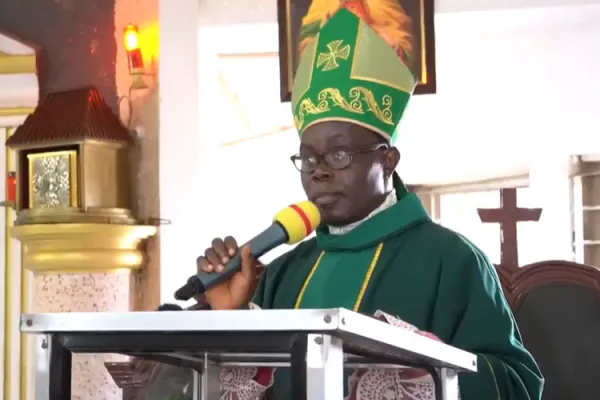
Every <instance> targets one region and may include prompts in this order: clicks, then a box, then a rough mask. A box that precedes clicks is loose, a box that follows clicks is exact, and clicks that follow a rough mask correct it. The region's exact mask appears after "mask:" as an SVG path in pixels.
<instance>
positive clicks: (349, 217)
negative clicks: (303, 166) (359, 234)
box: [300, 122, 399, 226]
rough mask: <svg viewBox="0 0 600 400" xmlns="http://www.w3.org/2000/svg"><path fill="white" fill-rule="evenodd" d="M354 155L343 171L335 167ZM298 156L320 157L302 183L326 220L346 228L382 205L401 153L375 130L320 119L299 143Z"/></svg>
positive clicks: (306, 173) (302, 173) (333, 224)
mask: <svg viewBox="0 0 600 400" xmlns="http://www.w3.org/2000/svg"><path fill="white" fill-rule="evenodd" d="M344 152H346V153H350V154H351V158H352V161H351V163H350V165H348V166H347V167H346V168H343V169H336V168H332V166H328V165H327V164H328V163H327V162H325V161H324V157H325V156H326V155H328V156H327V158H328V159H329V160H332V161H333V162H334V163H335V160H339V159H340V156H343V154H344ZM300 156H301V157H303V158H307V157H310V158H312V159H313V160H318V165H317V166H316V169H314V171H312V172H301V173H300V174H301V177H302V186H303V187H304V191H305V192H306V195H307V197H308V199H309V200H311V201H312V202H313V203H315V204H316V206H317V207H318V208H319V211H320V212H321V218H322V220H323V222H324V223H326V224H328V225H332V226H343V225H347V224H350V223H352V222H356V221H359V220H361V219H363V218H365V217H366V216H367V215H368V214H369V213H370V212H371V211H373V210H374V209H375V208H376V207H378V206H379V204H381V202H382V201H383V199H384V198H385V195H386V182H387V179H388V178H389V177H390V176H391V173H392V172H393V170H394V169H395V167H396V165H397V163H398V160H399V153H398V151H397V150H396V149H395V148H388V146H387V145H386V142H385V141H384V140H383V139H382V138H381V137H380V136H379V135H377V134H376V133H374V132H371V131H369V130H368V129H365V128H363V127H360V126H358V125H354V124H351V123H346V122H322V123H320V124H316V125H313V126H311V127H309V128H308V129H307V130H306V131H305V132H304V133H303V134H302V138H301V142H300Z"/></svg>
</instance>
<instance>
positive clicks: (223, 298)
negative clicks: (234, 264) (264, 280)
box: [196, 236, 259, 310]
mask: <svg viewBox="0 0 600 400" xmlns="http://www.w3.org/2000/svg"><path fill="white" fill-rule="evenodd" d="M238 251H241V252H242V268H241V270H240V271H239V272H236V273H235V274H233V275H232V276H231V277H230V278H229V279H228V280H227V281H225V282H222V283H220V284H218V285H216V286H213V287H212V288H211V289H209V290H207V291H206V293H205V295H206V299H207V301H208V303H209V304H210V306H211V307H212V309H213V310H236V309H239V308H241V307H243V306H245V305H246V304H248V302H249V301H250V299H251V298H252V295H253V294H254V290H255V289H256V286H257V285H258V271H257V267H258V266H259V263H258V261H256V260H255V259H254V257H253V256H252V253H251V252H250V247H248V246H245V247H244V248H243V249H241V250H240V249H239V248H238V245H237V242H236V240H235V239H234V238H233V237H231V236H228V237H226V238H225V239H219V238H216V239H213V241H212V246H211V247H209V248H207V249H206V250H205V251H204V256H200V257H198V259H197V260H196V264H197V267H198V272H209V273H220V272H222V271H223V265H225V264H227V262H229V260H230V258H231V257H233V256H234V255H235V254H236V253H237V252H238Z"/></svg>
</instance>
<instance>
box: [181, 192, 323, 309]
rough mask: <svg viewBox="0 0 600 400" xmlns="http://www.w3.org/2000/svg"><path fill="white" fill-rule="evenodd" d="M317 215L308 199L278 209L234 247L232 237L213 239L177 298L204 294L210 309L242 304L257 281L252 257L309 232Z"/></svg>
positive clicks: (236, 306) (229, 307) (317, 222)
mask: <svg viewBox="0 0 600 400" xmlns="http://www.w3.org/2000/svg"><path fill="white" fill-rule="evenodd" d="M320 222H321V216H320V214H319V211H318V209H317V207H316V206H315V205H314V204H313V203H311V202H310V201H304V202H301V203H297V204H293V205H291V206H289V207H286V208H284V209H283V210H281V211H280V212H279V213H277V215H275V218H274V219H273V224H272V225H271V226H270V227H269V228H267V229H266V230H264V231H263V232H262V233H260V234H259V235H257V236H255V237H254V238H252V239H251V240H250V241H249V242H248V243H246V244H245V245H243V246H241V251H240V249H239V248H238V245H237V242H236V241H235V239H234V238H232V237H227V238H225V239H224V240H221V239H214V240H213V242H212V246H211V247H210V248H208V249H206V251H205V252H204V256H201V257H199V258H198V260H197V267H198V273H197V274H196V275H193V276H191V277H190V278H189V279H188V282H187V284H186V285H184V286H182V287H181V288H180V289H179V290H177V292H175V298H176V299H178V300H188V299H189V298H191V297H193V296H196V295H199V294H203V293H204V294H205V295H206V298H207V300H208V302H209V303H210V305H211V307H212V308H213V309H214V310H231V309H237V308H240V307H242V306H244V305H246V304H247V303H248V302H249V301H250V299H251V298H252V295H253V294H254V290H255V289H256V286H257V284H258V282H257V279H256V277H257V271H256V270H257V266H258V262H257V261H256V259H257V258H258V257H260V256H262V255H263V254H265V253H266V252H268V251H269V250H272V249H273V248H275V247H277V246H279V245H281V244H283V243H287V244H295V243H297V242H300V241H301V240H303V239H304V238H306V237H307V236H308V235H310V234H311V233H312V232H313V231H314V230H315V229H316V228H317V226H318V225H319V224H320Z"/></svg>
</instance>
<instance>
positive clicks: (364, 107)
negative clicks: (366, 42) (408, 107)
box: [294, 86, 394, 129]
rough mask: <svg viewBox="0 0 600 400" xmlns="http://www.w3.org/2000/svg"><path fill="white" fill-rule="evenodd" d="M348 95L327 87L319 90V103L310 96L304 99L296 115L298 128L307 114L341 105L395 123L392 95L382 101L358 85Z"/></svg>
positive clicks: (386, 122) (355, 111) (388, 122)
mask: <svg viewBox="0 0 600 400" xmlns="http://www.w3.org/2000/svg"><path fill="white" fill-rule="evenodd" d="M348 97H349V99H346V97H344V95H342V93H341V92H340V90H339V89H336V88H325V89H323V90H321V91H320V92H319V95H318V100H319V102H318V103H317V104H315V103H314V102H313V101H312V100H311V99H309V98H306V99H304V100H302V101H301V102H300V105H299V106H298V111H297V113H296V115H295V116H294V119H295V122H296V126H297V128H298V129H301V128H302V126H303V125H304V119H305V116H306V115H309V114H313V115H314V114H322V113H325V112H328V111H330V110H331V108H332V107H339V108H341V109H343V110H345V111H348V112H350V113H353V114H364V113H365V112H370V113H372V114H374V116H375V118H377V119H378V120H379V121H381V122H383V123H384V124H387V125H394V121H393V114H392V111H391V107H392V101H393V100H392V97H391V96H389V95H387V94H386V95H384V96H383V97H382V98H381V101H377V99H375V95H374V94H373V92H372V91H370V90H369V89H367V88H365V87H361V86H356V87H353V88H351V89H350V91H349V96H348Z"/></svg>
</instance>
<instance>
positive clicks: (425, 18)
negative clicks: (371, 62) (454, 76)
mask: <svg viewBox="0 0 600 400" xmlns="http://www.w3.org/2000/svg"><path fill="white" fill-rule="evenodd" d="M277 1H278V3H277V14H278V15H277V19H278V23H279V67H280V72H279V75H280V80H281V101H282V102H289V101H290V99H291V89H292V82H293V80H294V73H295V71H296V66H297V65H298V62H299V58H300V53H301V50H302V48H303V47H304V45H305V44H304V43H305V41H306V40H310V39H311V33H312V34H313V36H314V32H315V31H316V30H315V26H316V27H317V29H318V26H319V25H320V24H322V23H323V21H325V20H326V18H327V15H331V13H332V12H335V11H336V10H337V9H339V8H340V7H341V5H342V4H344V3H350V4H349V6H352V8H353V9H354V10H358V11H359V13H364V14H365V17H366V19H369V20H371V21H372V24H371V25H372V26H373V27H374V28H376V29H377V25H379V26H381V27H383V28H381V29H384V30H385V29H388V28H387V27H388V26H393V27H394V28H393V29H394V31H395V33H396V37H398V38H401V39H399V40H398V45H397V46H395V47H396V49H397V51H398V53H399V55H401V56H402V58H403V59H405V60H406V62H407V63H408V64H409V66H410V67H411V69H412V70H413V72H414V74H415V75H416V76H418V77H419V84H418V85H417V87H416V88H415V92H414V93H415V94H433V93H435V92H436V82H435V35H434V26H433V25H434V24H433V8H434V0H277ZM381 9H385V10H391V11H389V12H386V13H385V14H384V15H377V13H373V12H370V11H369V10H381ZM355 12H356V11H355ZM321 14H323V15H322V16H321ZM390 18H393V21H396V22H397V23H391V24H390ZM390 36H391V37H393V36H394V35H393V34H392V35H390Z"/></svg>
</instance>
